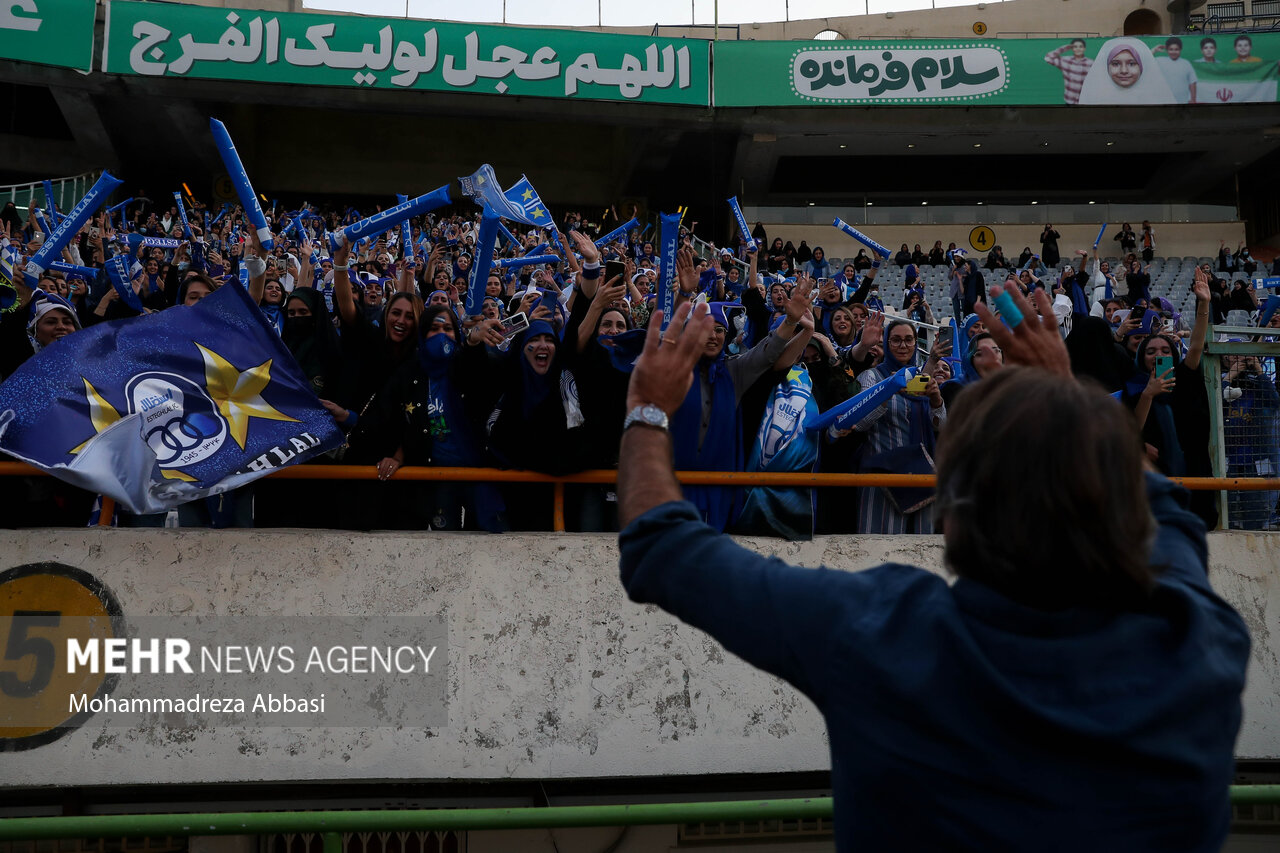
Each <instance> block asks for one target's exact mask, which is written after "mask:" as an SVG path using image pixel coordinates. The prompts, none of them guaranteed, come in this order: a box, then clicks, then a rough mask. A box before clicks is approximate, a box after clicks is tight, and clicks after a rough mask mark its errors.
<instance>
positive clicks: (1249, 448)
mask: <svg viewBox="0 0 1280 853" xmlns="http://www.w3.org/2000/svg"><path fill="white" fill-rule="evenodd" d="M1210 331H1211V333H1210V336H1209V337H1210V341H1209V343H1208V344H1207V346H1206V348H1205V370H1204V372H1205V381H1206V383H1207V384H1208V386H1209V388H1208V393H1209V400H1210V406H1209V411H1210V418H1211V430H1210V435H1211V436H1212V439H1211V440H1212V442H1213V446H1212V447H1211V448H1210V452H1211V456H1210V458H1211V459H1212V461H1213V466H1214V468H1213V470H1214V474H1215V476H1222V477H1238V478H1242V479H1246V480H1247V479H1261V478H1274V477H1276V476H1278V475H1280V394H1278V393H1277V389H1276V368H1277V362H1278V361H1280V336H1277V337H1264V336H1262V335H1260V334H1259V333H1258V331H1259V330H1258V329H1256V328H1251V327H1250V328H1245V327H1235V326H1215V327H1213V328H1212V329H1211V330H1210ZM1222 336H1225V337H1226V338H1228V339H1229V340H1214V338H1218V337H1222ZM1277 500H1280V492H1278V491H1269V490H1253V491H1248V490H1239V491H1232V492H1229V493H1225V492H1224V493H1223V494H1222V498H1221V500H1220V504H1219V508H1218V509H1219V513H1220V514H1221V515H1222V518H1223V523H1222V526H1223V527H1228V528H1231V529H1233V530H1280V517H1278V516H1277V505H1276V504H1277Z"/></svg>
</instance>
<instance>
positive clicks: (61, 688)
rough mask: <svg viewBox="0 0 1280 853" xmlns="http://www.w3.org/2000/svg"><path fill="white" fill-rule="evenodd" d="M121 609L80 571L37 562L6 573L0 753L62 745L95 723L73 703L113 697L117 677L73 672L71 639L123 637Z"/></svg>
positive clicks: (0, 625) (1, 602) (0, 612)
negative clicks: (78, 698)
mask: <svg viewBox="0 0 1280 853" xmlns="http://www.w3.org/2000/svg"><path fill="white" fill-rule="evenodd" d="M123 625H124V620H123V615H122V613H121V610H120V605H119V604H118V603H117V602H116V599H115V597H114V596H113V595H112V594H111V592H110V590H108V589H107V588H106V587H105V586H103V585H102V583H101V582H100V581H99V580H98V579H97V578H95V577H93V575H90V574H89V573H87V572H83V571H81V570H80V569H75V568H72V567H71V566H64V565H61V564H58V563H33V564H30V565H25V566H19V567H17V568H13V569H9V570H7V571H4V572H0V752H9V751H16V750H22V749H31V748H33V747H37V746H43V745H44V744H46V743H49V742H51V741H54V740H57V739H58V738H60V737H62V736H63V735H64V734H66V733H67V732H69V731H72V730H73V729H76V728H78V727H79V726H80V725H82V724H83V723H84V721H85V720H86V719H88V718H89V716H90V714H89V712H87V711H80V712H76V711H73V710H72V709H71V707H70V706H71V697H73V696H80V695H81V694H85V695H87V696H88V697H89V698H93V697H95V696H98V695H100V694H101V693H107V692H110V690H111V688H112V687H113V686H114V684H115V681H116V676H114V675H107V674H104V673H102V672H97V673H93V672H88V671H87V669H88V668H87V667H79V668H78V671H77V672H74V673H68V671H67V670H68V667H67V640H68V639H72V638H74V639H76V640H78V641H79V642H80V643H81V644H82V645H83V644H86V643H87V641H89V640H93V639H96V640H99V641H101V640H105V639H110V638H113V637H123V636H124V628H123Z"/></svg>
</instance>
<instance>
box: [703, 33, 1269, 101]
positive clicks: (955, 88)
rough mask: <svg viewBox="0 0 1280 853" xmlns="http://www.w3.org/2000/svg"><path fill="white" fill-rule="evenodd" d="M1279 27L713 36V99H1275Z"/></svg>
mask: <svg viewBox="0 0 1280 853" xmlns="http://www.w3.org/2000/svg"><path fill="white" fill-rule="evenodd" d="M1277 60H1280V34H1275V33H1253V34H1249V35H1245V34H1236V33H1220V34H1218V35H1216V36H1206V35H1198V36H1194V37H1192V36H1186V37H1181V38H1178V37H1170V36H1160V37H1142V38H1132V37H1125V38H1111V39H1100V38H1096V39H1076V40H1074V41H1070V42H1068V41H1065V40H1062V39H1025V40H1024V39H1001V40H998V41H968V40H965V41H933V40H918V41H917V40H908V41H893V40H885V41H880V40H876V41H844V42H795V41H791V42H759V41H736V42H717V43H716V45H715V86H714V88H715V105H716V106H717V107H755V106H815V105H832V106H836V105H842V104H960V105H964V104H1002V105H1033V104H1071V105H1074V104H1082V105H1089V104H1110V105H1115V104H1191V103H1213V104H1224V103H1248V102H1254V103H1256V102H1275V101H1276V82H1277V79H1280V74H1278V72H1277Z"/></svg>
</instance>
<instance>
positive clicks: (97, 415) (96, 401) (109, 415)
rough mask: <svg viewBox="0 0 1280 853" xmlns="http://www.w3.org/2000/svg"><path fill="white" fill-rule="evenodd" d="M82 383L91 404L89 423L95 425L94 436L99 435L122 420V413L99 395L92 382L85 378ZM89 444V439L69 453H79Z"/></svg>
mask: <svg viewBox="0 0 1280 853" xmlns="http://www.w3.org/2000/svg"><path fill="white" fill-rule="evenodd" d="M80 381H82V382H84V397H85V400H86V401H88V403H89V421H90V423H92V424H93V434H94V435H97V434H98V433H100V432H102V431H103V430H104V429H106V428H107V427H109V426H111V425H112V424H113V423H115V422H116V421H118V420H120V413H119V412H117V411H116V407H115V406H113V405H111V404H110V403H108V402H107V398H106V397H103V396H102V395H101V394H99V393H98V389H97V388H94V387H93V383H92V382H90V381H89V380H88V379H85V378H84V377H83V376H81V377H80ZM91 437H92V436H91ZM88 443H89V439H87V438H86V439H85V440H84V441H82V442H80V443H79V444H77V445H76V446H75V447H73V448H71V450H70V451H68V452H69V453H72V454H76V453H79V452H80V451H81V450H84V446H85V445H86V444H88Z"/></svg>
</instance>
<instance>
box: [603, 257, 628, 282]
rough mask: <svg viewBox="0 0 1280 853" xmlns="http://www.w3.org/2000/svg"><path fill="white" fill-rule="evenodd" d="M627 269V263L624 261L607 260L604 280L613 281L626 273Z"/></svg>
mask: <svg viewBox="0 0 1280 853" xmlns="http://www.w3.org/2000/svg"><path fill="white" fill-rule="evenodd" d="M626 271H627V265H626V264H624V263H623V262H622V261H606V262H605V265H604V280H605V281H611V280H613V279H614V278H617V277H619V276H622V275H624V274H625V273H626Z"/></svg>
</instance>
